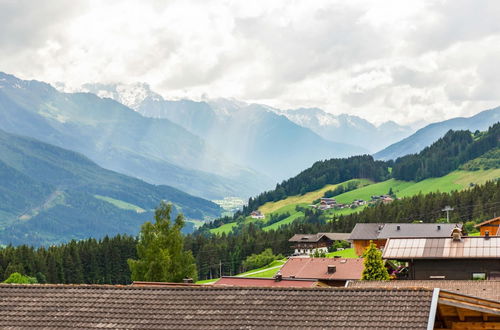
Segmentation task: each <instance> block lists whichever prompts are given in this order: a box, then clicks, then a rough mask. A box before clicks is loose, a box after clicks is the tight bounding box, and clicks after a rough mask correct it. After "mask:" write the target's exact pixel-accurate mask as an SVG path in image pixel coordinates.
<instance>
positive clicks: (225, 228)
mask: <svg viewBox="0 0 500 330" xmlns="http://www.w3.org/2000/svg"><path fill="white" fill-rule="evenodd" d="M234 226H236V222H231V223H226V224H224V225H222V226H220V227H217V228H213V229H210V232H211V233H212V234H216V235H221V234H222V233H226V234H227V233H229V232H231V230H233V227H234Z"/></svg>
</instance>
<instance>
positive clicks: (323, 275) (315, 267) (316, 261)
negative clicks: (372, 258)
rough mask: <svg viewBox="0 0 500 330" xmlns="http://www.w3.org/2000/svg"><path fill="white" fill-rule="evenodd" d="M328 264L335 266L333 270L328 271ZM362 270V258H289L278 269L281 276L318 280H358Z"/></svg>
mask: <svg viewBox="0 0 500 330" xmlns="http://www.w3.org/2000/svg"><path fill="white" fill-rule="evenodd" d="M328 266H335V267H336V269H335V272H334V273H331V274H330V273H328ZM362 272H363V259H362V258H356V259H341V258H290V259H288V261H287V262H286V263H285V264H284V265H283V267H281V269H280V271H279V273H280V274H281V275H282V276H283V277H292V276H294V277H295V278H308V279H318V280H359V279H360V278H361V273H362Z"/></svg>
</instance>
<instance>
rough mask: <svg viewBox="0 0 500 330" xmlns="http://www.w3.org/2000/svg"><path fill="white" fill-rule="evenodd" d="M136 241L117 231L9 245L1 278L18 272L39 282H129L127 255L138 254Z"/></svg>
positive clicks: (0, 262) (0, 264) (0, 259)
mask: <svg viewBox="0 0 500 330" xmlns="http://www.w3.org/2000/svg"><path fill="white" fill-rule="evenodd" d="M136 244H137V241H136V239H135V238H133V237H131V236H121V235H117V236H115V237H112V238H109V237H107V236H106V237H104V238H103V239H101V240H95V239H93V238H91V239H87V240H83V241H78V242H77V241H71V242H69V243H66V244H62V245H58V246H51V247H48V248H44V247H41V248H34V247H29V246H26V245H20V246H17V247H13V246H7V247H5V248H2V249H0V282H2V281H4V280H5V279H6V278H8V277H9V275H10V274H12V273H15V272H18V273H21V274H23V275H28V276H31V277H35V278H36V279H37V281H38V283H75V284H77V283H92V284H127V283H130V270H129V267H128V265H127V259H129V258H137V255H136Z"/></svg>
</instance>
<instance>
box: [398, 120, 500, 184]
mask: <svg viewBox="0 0 500 330" xmlns="http://www.w3.org/2000/svg"><path fill="white" fill-rule="evenodd" d="M498 146H500V123H497V124H495V125H493V126H492V127H490V129H489V130H488V131H487V132H479V131H478V132H476V133H474V134H471V132H469V131H449V132H448V133H446V135H445V136H444V137H442V138H441V139H439V140H437V141H436V142H435V143H433V144H432V145H431V146H429V147H427V148H425V149H424V150H422V151H421V152H420V153H419V154H412V155H407V156H404V157H401V158H398V159H397V160H396V161H395V163H394V166H393V169H392V177H393V178H395V179H399V180H405V181H421V180H424V179H427V178H431V177H439V176H443V175H445V174H447V173H449V172H451V171H453V170H456V169H457V168H458V167H459V166H460V165H462V164H464V163H466V162H467V161H469V160H471V159H474V158H476V157H479V156H481V155H482V154H484V153H486V152H488V151H489V150H492V149H495V148H496V147H498Z"/></svg>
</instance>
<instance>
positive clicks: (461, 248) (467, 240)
mask: <svg viewBox="0 0 500 330" xmlns="http://www.w3.org/2000/svg"><path fill="white" fill-rule="evenodd" d="M382 256H383V258H384V259H400V260H406V259H450V258H453V259H457V258H461V259H476V258H486V259H499V262H500V236H491V237H483V236H463V237H462V238H461V239H460V240H458V241H455V240H454V239H453V238H451V237H448V238H390V239H389V240H387V243H386V245H385V248H384V252H383V255H382Z"/></svg>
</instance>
